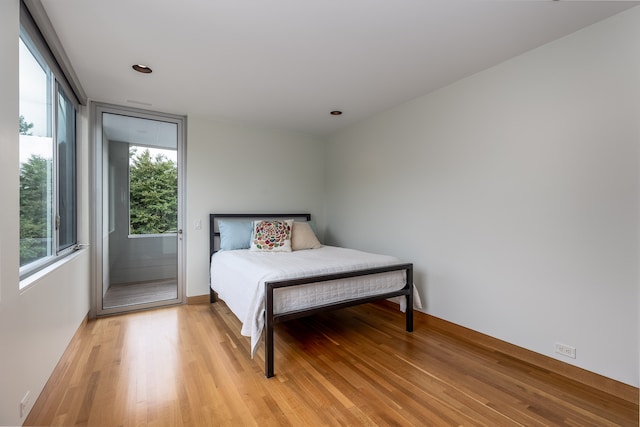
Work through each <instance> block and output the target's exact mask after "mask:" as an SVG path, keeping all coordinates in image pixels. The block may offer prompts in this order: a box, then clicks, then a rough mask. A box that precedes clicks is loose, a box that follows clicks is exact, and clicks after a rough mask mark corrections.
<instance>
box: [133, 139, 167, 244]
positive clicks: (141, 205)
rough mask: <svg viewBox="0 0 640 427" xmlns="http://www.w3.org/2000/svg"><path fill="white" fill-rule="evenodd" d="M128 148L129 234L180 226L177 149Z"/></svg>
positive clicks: (156, 231) (162, 232)
mask: <svg viewBox="0 0 640 427" xmlns="http://www.w3.org/2000/svg"><path fill="white" fill-rule="evenodd" d="M139 149H142V151H141V152H138V150H139ZM153 151H154V153H155V154H152V153H151V151H150V150H149V149H148V148H143V147H137V146H131V147H130V148H129V234H131V235H140V234H167V233H176V232H177V229H178V167H177V163H176V162H175V161H174V160H172V159H171V158H170V157H169V156H171V157H175V153H176V151H175V150H159V149H154V150H153Z"/></svg>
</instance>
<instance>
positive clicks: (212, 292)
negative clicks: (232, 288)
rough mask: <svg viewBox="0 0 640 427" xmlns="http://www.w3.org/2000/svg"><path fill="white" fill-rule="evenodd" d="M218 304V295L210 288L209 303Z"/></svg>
mask: <svg viewBox="0 0 640 427" xmlns="http://www.w3.org/2000/svg"><path fill="white" fill-rule="evenodd" d="M213 302H216V293H215V292H214V291H213V289H212V288H211V287H209V303H213Z"/></svg>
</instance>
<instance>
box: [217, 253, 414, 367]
mask: <svg viewBox="0 0 640 427" xmlns="http://www.w3.org/2000/svg"><path fill="white" fill-rule="evenodd" d="M400 263H401V261H400V260H399V259H397V258H395V257H391V256H387V255H377V254H371V253H367V252H362V251H356V250H353V249H345V248H338V247H335V246H323V247H322V248H319V249H309V250H300V251H293V252H274V253H270V252H253V251H249V250H235V251H220V252H217V253H215V254H214V255H213V256H212V257H211V288H212V289H213V290H214V291H216V292H217V293H218V296H219V297H220V299H222V300H224V302H225V303H226V304H227V306H228V307H229V308H230V309H231V311H233V313H234V314H235V315H236V316H237V317H238V319H240V321H241V322H242V330H241V333H242V335H244V336H248V337H251V354H252V356H253V354H255V351H256V348H257V346H258V343H259V341H260V335H261V334H262V329H263V327H264V311H265V308H264V298H265V296H264V283H265V282H267V281H274V280H286V279H292V278H302V277H309V276H316V275H321V274H333V273H342V272H345V271H353V270H359V269H365V268H374V267H381V266H387V265H394V264H400ZM404 285H405V272H404V271H398V272H390V273H380V274H375V275H369V276H360V277H355V278H350V279H343V280H333V281H328V282H322V283H312V284H308V285H301V286H295V287H292V288H286V289H276V290H275V291H274V312H275V313H279V314H280V313H287V312H289V311H293V310H300V309H306V308H310V307H314V306H317V305H320V304H327V303H332V302H337V301H344V300H347V299H352V298H360V297H365V296H371V295H376V294H382V293H385V292H391V291H395V290H399V289H402V288H403V287H404ZM399 302H400V304H401V309H402V310H403V311H404V308H405V307H404V305H405V304H406V300H405V298H400V299H399ZM414 306H416V307H418V308H420V307H421V306H422V305H421V303H420V298H419V296H418V294H417V292H415V289H414Z"/></svg>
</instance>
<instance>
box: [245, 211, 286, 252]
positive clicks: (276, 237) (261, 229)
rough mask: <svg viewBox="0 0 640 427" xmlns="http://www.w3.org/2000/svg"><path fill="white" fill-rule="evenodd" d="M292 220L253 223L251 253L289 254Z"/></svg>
mask: <svg viewBox="0 0 640 427" xmlns="http://www.w3.org/2000/svg"><path fill="white" fill-rule="evenodd" d="M292 224H293V220H292V219H286V220H259V221H253V233H252V237H251V247H250V248H249V249H250V250H252V251H262V252H291V230H292Z"/></svg>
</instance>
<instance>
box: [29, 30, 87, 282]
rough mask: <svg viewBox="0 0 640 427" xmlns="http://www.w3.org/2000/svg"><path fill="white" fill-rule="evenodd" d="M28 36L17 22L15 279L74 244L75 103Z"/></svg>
mask: <svg viewBox="0 0 640 427" xmlns="http://www.w3.org/2000/svg"><path fill="white" fill-rule="evenodd" d="M33 40H34V39H33V38H32V37H31V32H28V31H27V30H25V28H24V27H21V30H20V39H19V43H20V47H19V52H20V71H19V73H20V74H19V76H20V116H19V129H20V130H19V132H20V276H21V278H24V277H26V276H28V275H30V274H32V273H34V272H35V271H38V270H39V269H41V268H43V267H45V266H46V265H49V264H50V263H52V262H54V261H55V260H56V259H57V258H58V257H60V256H63V255H65V254H67V253H69V252H71V251H72V250H73V249H74V248H75V246H76V244H77V226H76V224H77V193H76V107H75V104H74V103H73V102H72V101H71V98H70V97H69V96H68V95H67V91H65V90H64V88H63V85H62V84H61V82H60V81H59V80H58V76H57V75H56V73H54V71H53V70H52V66H51V65H50V64H51V61H49V60H47V59H46V57H45V56H44V55H43V52H42V49H39V48H38V47H37V46H36V43H34V41H33Z"/></svg>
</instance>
